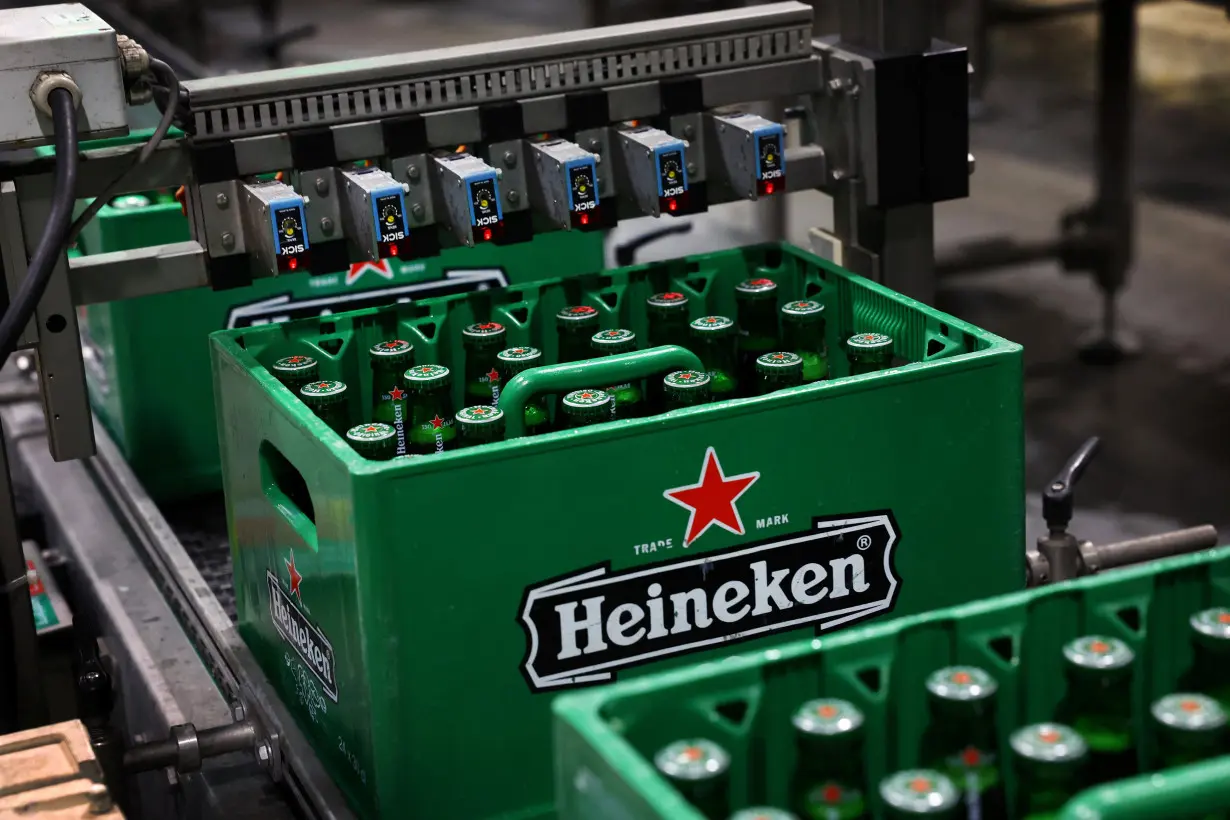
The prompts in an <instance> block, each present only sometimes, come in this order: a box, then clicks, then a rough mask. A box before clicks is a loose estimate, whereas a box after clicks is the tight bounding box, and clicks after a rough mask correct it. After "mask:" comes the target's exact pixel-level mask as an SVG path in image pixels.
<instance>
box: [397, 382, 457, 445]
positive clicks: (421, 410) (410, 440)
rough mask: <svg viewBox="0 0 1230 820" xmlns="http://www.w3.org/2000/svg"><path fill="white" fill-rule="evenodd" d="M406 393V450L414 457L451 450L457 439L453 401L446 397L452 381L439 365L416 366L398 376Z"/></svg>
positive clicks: (448, 396)
mask: <svg viewBox="0 0 1230 820" xmlns="http://www.w3.org/2000/svg"><path fill="white" fill-rule="evenodd" d="M402 381H403V382H404V383H405V385H406V392H407V393H409V394H410V413H409V415H410V429H409V431H408V432H407V433H406V449H407V450H409V451H410V452H411V453H413V454H415V455H430V454H431V453H442V452H444V451H445V450H452V449H453V448H454V446H455V444H454V442H455V440H456V438H457V430H456V427H455V426H454V414H453V401H452V398H451V396H450V394H449V389H450V387H451V386H452V383H453V378H452V375H451V374H450V373H449V370H448V368H447V367H445V366H444V365H440V364H420V365H415V366H414V367H412V368H410V369H409V370H407V371H406V372H405V373H403V374H402Z"/></svg>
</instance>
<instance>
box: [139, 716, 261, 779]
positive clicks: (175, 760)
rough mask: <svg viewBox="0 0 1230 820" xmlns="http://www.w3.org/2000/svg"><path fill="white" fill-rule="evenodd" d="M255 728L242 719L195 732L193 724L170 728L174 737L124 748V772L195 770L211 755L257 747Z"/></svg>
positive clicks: (249, 722) (215, 755)
mask: <svg viewBox="0 0 1230 820" xmlns="http://www.w3.org/2000/svg"><path fill="white" fill-rule="evenodd" d="M255 745H256V727H255V726H254V725H253V724H252V722H251V721H248V720H241V721H237V722H235V723H228V724H227V725H225V726H215V727H213V728H212V729H202V730H201V731H200V732H195V731H194V730H193V729H192V725H191V724H186V725H184V726H173V727H171V737H169V738H167V739H166V740H154V741H151V742H149V743H140V744H137V745H134V746H130V747H129V748H127V749H125V750H124V771H125V772H128V773H133V772H147V771H152V770H154V769H163V768H166V767H168V766H170V767H173V768H175V769H176V770H177V771H180V772H189V771H195V770H197V769H199V768H200V761H201V760H203V759H205V758H208V757H217V756H219V755H224V754H230V753H231V752H240V751H243V750H245V749H249V750H251V749H254V748H255Z"/></svg>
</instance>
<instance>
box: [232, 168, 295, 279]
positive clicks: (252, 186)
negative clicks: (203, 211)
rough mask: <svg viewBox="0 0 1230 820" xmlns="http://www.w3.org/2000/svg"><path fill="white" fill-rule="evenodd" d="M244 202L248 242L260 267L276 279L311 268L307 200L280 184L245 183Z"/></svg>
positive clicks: (245, 236)
mask: <svg viewBox="0 0 1230 820" xmlns="http://www.w3.org/2000/svg"><path fill="white" fill-rule="evenodd" d="M242 198H243V202H242V203H241V205H242V207H243V235H244V241H245V242H246V243H247V248H248V253H249V254H250V255H251V256H252V257H253V258H254V259H255V261H256V264H258V265H260V266H261V268H262V269H263V270H265V271H268V272H269V273H270V274H273V275H277V274H279V273H294V272H295V271H298V270H304V269H307V268H308V267H310V266H309V265H308V252H309V245H308V236H307V218H306V216H305V215H304V213H303V204H304V198H303V197H302V196H300V195H299V194H298V193H296V192H295V189H294V188H292V187H290V186H289V185H287V184H286V183H284V182H279V181H277V180H269V181H267V182H249V183H245V184H244V186H243V194H242Z"/></svg>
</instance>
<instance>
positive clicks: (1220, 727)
mask: <svg viewBox="0 0 1230 820" xmlns="http://www.w3.org/2000/svg"><path fill="white" fill-rule="evenodd" d="M1150 711H1151V712H1152V713H1153V728H1154V731H1155V732H1156V733H1157V762H1158V766H1157V768H1159V769H1169V768H1171V767H1174V766H1186V765H1187V764H1189V763H1196V762H1198V761H1201V760H1207V759H1208V758H1211V757H1218V756H1220V755H1223V754H1225V753H1226V752H1227V751H1228V750H1227V747H1226V712H1225V710H1224V709H1222V708H1221V705H1220V704H1219V703H1218V702H1217V701H1215V700H1213V698H1210V697H1208V696H1207V695H1198V694H1195V693H1192V694H1186V693H1177V694H1172V695H1166V696H1165V697H1162V698H1159V699H1158V700H1157V701H1155V702H1154V704H1153V708H1152V709H1151V710H1150Z"/></svg>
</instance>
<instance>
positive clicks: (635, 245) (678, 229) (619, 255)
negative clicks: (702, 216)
mask: <svg viewBox="0 0 1230 820" xmlns="http://www.w3.org/2000/svg"><path fill="white" fill-rule="evenodd" d="M691 230H692V223H691V222H676V223H673V224H671V225H667V226H666V227H664V228H656V229H654V230H652V231H649V232H648V233H643V234H641V235H640V236H634V237H633V238H631V239H629V240H628V241H627V242H621V243H619V244H618V245H616V246H615V267H617V268H626V267H628V266H629V265H635V264H636V252H637V251H639V250H640V249H641V248H643V247H645V246H646V245H648V244H649V243H650V242H657V241H658V240H659V239H663V238H665V237H667V236H673V235H675V234H677V233H688V232H689V231H691Z"/></svg>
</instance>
